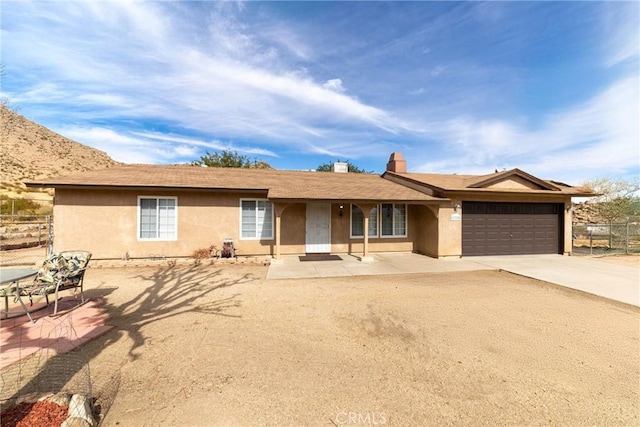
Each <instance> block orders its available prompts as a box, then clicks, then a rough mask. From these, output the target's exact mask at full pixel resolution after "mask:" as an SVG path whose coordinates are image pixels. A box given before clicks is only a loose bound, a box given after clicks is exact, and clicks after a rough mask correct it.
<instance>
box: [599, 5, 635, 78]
mask: <svg viewBox="0 0 640 427" xmlns="http://www.w3.org/2000/svg"><path fill="white" fill-rule="evenodd" d="M616 3H617V4H609V2H605V3H603V11H604V13H603V20H602V34H603V40H604V43H603V46H602V47H603V49H604V65H605V66H606V67H613V66H615V65H617V64H620V63H621V62H625V61H628V60H635V67H634V68H635V70H636V72H637V71H638V69H637V66H638V57H639V55H640V3H638V2H637V1H628V2H616Z"/></svg>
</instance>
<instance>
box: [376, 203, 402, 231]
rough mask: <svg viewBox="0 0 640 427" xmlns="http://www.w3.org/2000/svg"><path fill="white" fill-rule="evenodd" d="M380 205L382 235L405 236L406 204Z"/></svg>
mask: <svg viewBox="0 0 640 427" xmlns="http://www.w3.org/2000/svg"><path fill="white" fill-rule="evenodd" d="M381 206H382V209H381V210H380V212H381V215H382V218H381V221H380V222H381V223H382V233H381V234H382V236H383V237H385V236H395V237H405V236H406V235H407V205H405V204H400V203H395V204H394V203H383V204H382V205H381Z"/></svg>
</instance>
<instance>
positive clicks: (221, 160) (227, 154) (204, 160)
mask: <svg viewBox="0 0 640 427" xmlns="http://www.w3.org/2000/svg"><path fill="white" fill-rule="evenodd" d="M191 164H192V165H193V166H207V167H212V168H246V169H249V168H254V169H272V167H271V165H269V163H267V162H264V161H262V160H260V161H258V160H256V159H254V160H253V161H252V160H251V159H249V157H247V156H244V155H241V154H238V152H237V151H231V150H222V151H220V152H219V153H213V154H211V153H209V152H208V151H207V153H206V154H205V155H204V156H201V157H200V160H195V161H193V162H191Z"/></svg>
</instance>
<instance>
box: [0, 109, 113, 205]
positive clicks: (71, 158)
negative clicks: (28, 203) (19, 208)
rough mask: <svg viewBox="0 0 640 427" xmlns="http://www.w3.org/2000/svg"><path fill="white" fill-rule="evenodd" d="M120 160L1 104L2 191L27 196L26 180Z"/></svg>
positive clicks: (0, 164)
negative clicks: (66, 136)
mask: <svg viewBox="0 0 640 427" xmlns="http://www.w3.org/2000/svg"><path fill="white" fill-rule="evenodd" d="M117 164H118V162H116V161H115V160H113V159H112V158H111V157H109V156H108V155H107V154H106V153H104V152H103V151H100V150H96V149H95V148H91V147H88V146H86V145H83V144H80V143H79V142H76V141H73V140H71V139H69V138H65V137H64V136H62V135H59V134H57V133H55V132H53V131H51V130H49V129H47V128H45V127H44V126H41V125H39V124H37V123H34V122H32V121H31V120H29V119H27V118H26V117H24V116H22V115H20V114H17V113H15V112H13V111H12V110H11V109H9V108H7V107H6V106H4V105H2V106H0V194H4V195H7V196H8V197H27V195H26V194H24V192H25V191H26V187H25V186H24V184H23V182H24V181H28V180H31V179H42V178H48V177H52V176H59V175H66V174H70V173H74V172H81V171H85V170H93V169H101V168H106V167H109V166H114V165H117ZM32 193H33V192H31V193H30V194H31V196H35V195H33V194H32ZM49 195H50V193H49ZM28 198H36V197H28Z"/></svg>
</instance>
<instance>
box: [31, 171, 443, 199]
mask: <svg viewBox="0 0 640 427" xmlns="http://www.w3.org/2000/svg"><path fill="white" fill-rule="evenodd" d="M27 185H28V186H30V187H37V186H40V187H54V188H61V187H112V188H113V187H119V188H147V187H148V188H182V189H207V190H237V191H241V190H256V191H260V190H264V191H267V196H268V197H269V198H270V199H282V200H285V199H286V200H293V199H295V200H307V199H313V200H354V201H355V200H360V201H366V200H371V201H406V202H410V201H438V200H446V199H441V198H436V197H432V196H429V195H426V194H424V193H421V192H419V191H416V190H412V189H410V188H407V187H404V186H402V185H400V184H396V183H393V182H391V181H389V180H386V179H384V178H382V177H381V176H379V175H373V174H356V173H332V172H304V171H281V170H273V169H232V168H204V167H198V166H187V165H180V166H159V165H124V166H117V167H111V168H108V169H101V170H95V171H87V172H82V173H78V174H73V175H67V176H61V177H56V178H49V179H45V180H43V181H37V182H36V181H32V182H28V183H27Z"/></svg>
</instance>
